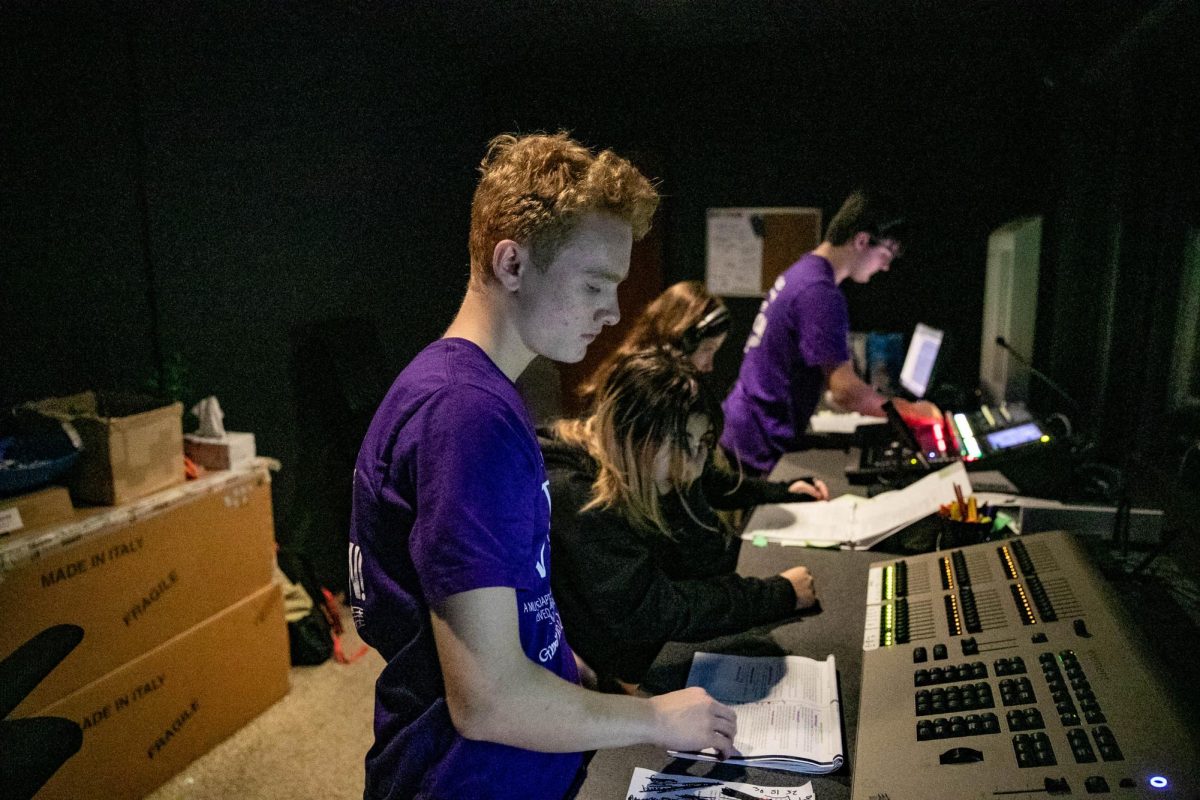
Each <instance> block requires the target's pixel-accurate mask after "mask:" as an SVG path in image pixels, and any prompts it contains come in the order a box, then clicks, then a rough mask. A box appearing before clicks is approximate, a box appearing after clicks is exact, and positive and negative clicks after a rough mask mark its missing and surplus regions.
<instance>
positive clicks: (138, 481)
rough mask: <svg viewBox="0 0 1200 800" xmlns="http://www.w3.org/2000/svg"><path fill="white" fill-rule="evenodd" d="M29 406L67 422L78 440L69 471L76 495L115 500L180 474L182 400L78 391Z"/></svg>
mask: <svg viewBox="0 0 1200 800" xmlns="http://www.w3.org/2000/svg"><path fill="white" fill-rule="evenodd" d="M29 407H30V408H32V409H34V410H35V411H38V412H39V413H41V414H45V415H46V416H48V417H53V418H54V419H58V420H62V421H64V422H69V423H71V425H72V426H74V428H75V430H76V431H77V432H78V433H79V437H80V438H81V439H82V440H83V453H82V454H81V455H80V458H79V463H78V465H77V466H76V467H75V468H74V469H73V470H72V471H71V473H70V476H71V478H70V481H71V494H72V496H73V497H74V498H75V499H76V500H78V501H81V502H88V503H100V504H102V505H117V504H120V503H126V502H129V501H130V500H134V499H136V498H138V497H143V496H145V495H147V494H150V493H151V492H155V491H158V490H159V489H164V488H166V487H168V486H173V485H175V484H177V483H181V482H183V480H184V473H183V404H182V403H171V404H170V405H162V403H161V401H159V400H155V399H153V398H149V397H146V396H142V395H128V394H99V395H98V394H96V393H95V392H83V393H81V394H75V395H70V396H68V397H52V398H49V399H47V400H40V401H38V402H36V403H30V404H29Z"/></svg>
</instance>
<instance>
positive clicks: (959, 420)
mask: <svg viewBox="0 0 1200 800" xmlns="http://www.w3.org/2000/svg"><path fill="white" fill-rule="evenodd" d="M954 424H955V425H956V426H957V427H958V432H959V434H961V435H960V436H959V438H960V439H961V438H967V437H970V438H974V436H975V432H974V431H973V430H971V423H969V422H967V415H966V414H955V415H954Z"/></svg>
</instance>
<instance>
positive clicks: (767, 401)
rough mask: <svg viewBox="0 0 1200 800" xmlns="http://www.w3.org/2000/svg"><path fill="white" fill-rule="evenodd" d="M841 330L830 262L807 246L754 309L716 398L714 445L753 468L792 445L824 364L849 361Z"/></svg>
mask: <svg viewBox="0 0 1200 800" xmlns="http://www.w3.org/2000/svg"><path fill="white" fill-rule="evenodd" d="M849 332H850V317H849V314H848V313H847V311H846V298H845V296H843V295H842V293H841V291H840V290H839V289H838V287H837V284H836V283H835V282H834V279H833V265H832V264H830V263H829V261H828V260H827V259H824V258H822V257H821V256H818V255H814V254H812V253H808V254H807V255H805V256H804V257H803V258H801V259H800V260H799V261H797V262H796V263H795V264H793V265H792V266H791V267H789V268H788V270H787V271H786V272H784V273H783V274H782V275H780V276H779V279H778V280H777V281H775V285H774V286H773V287H772V288H771V291H770V292H768V293H767V298H766V299H765V300H763V303H762V306H761V307H760V308H759V310H758V316H757V317H756V318H755V319H754V325H753V327H752V329H751V332H750V338H749V339H747V340H746V347H745V356H744V358H743V359H742V367H741V370H740V371H739V372H738V379H737V382H736V383H735V384H734V385H733V389H732V390H730V392H729V396H728V397H726V398H725V402H724V403H723V404H722V408H723V409H724V411H725V431H724V433H723V434H722V435H721V444H722V446H723V447H724V448H725V449H726V450H727V451H729V452H731V453H735V454H736V455H737V457H738V459H739V460H740V461H741V462H742V463H743V464H745V465H747V466H748V467H751V468H752V469H754V470H757V471H758V472H760V473H767V472H770V471H771V468H772V467H774V466H775V462H777V461H778V460H779V457H780V456H782V455H783V454H784V453H787V452H790V451H792V450H795V449H796V448H797V447H798V446H799V444H800V437H801V436H802V435H803V433H804V430H805V428H807V427H808V418H809V417H811V416H812V413H813V410H814V409H816V407H817V402H818V401H819V400H820V399H821V392H822V391H823V389H824V386H825V372H824V369H825V368H827V367H836V366H838V365H840V364H843V363H845V362H846V361H849V360H850V349H849V344H848V342H847V336H848V334H849Z"/></svg>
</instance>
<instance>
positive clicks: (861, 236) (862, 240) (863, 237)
mask: <svg viewBox="0 0 1200 800" xmlns="http://www.w3.org/2000/svg"><path fill="white" fill-rule="evenodd" d="M854 249H856V250H858V251H860V252H861V251H863V250H870V249H871V234H869V233H867V232H866V231H859V232H858V233H856V234H854Z"/></svg>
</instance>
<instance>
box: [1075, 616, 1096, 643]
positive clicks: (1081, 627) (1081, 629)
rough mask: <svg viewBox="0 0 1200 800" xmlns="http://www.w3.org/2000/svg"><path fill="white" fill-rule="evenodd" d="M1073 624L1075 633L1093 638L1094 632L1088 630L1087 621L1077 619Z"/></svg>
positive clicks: (1086, 637)
mask: <svg viewBox="0 0 1200 800" xmlns="http://www.w3.org/2000/svg"><path fill="white" fill-rule="evenodd" d="M1071 624H1072V626H1073V627H1074V628H1075V633H1076V634H1077V635H1079V636H1082V637H1083V638H1085V639H1090V638H1091V636H1092V634H1091V632H1090V631H1088V629H1087V623H1086V622H1084V621H1083V620H1081V619H1077V620H1075V621H1074V622H1073V623H1071Z"/></svg>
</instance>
